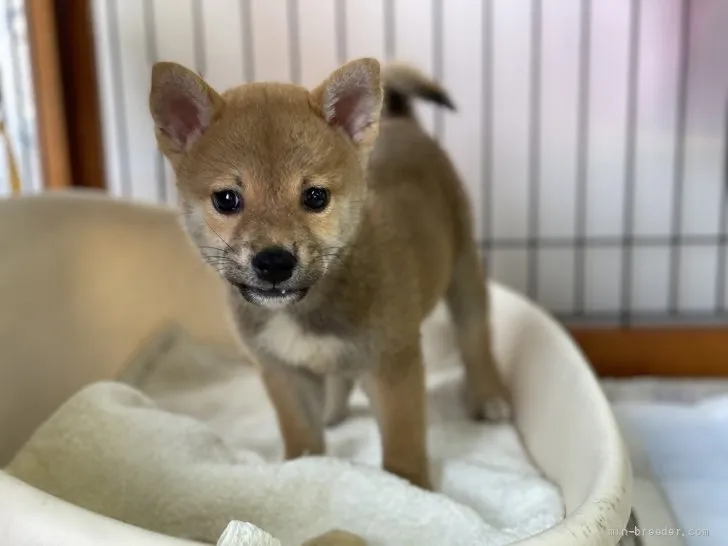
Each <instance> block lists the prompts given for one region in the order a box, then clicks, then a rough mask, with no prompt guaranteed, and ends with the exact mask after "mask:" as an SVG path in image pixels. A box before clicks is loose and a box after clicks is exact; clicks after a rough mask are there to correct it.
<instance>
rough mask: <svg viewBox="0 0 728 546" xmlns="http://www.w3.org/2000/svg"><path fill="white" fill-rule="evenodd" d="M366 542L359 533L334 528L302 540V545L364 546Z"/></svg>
mask: <svg viewBox="0 0 728 546" xmlns="http://www.w3.org/2000/svg"><path fill="white" fill-rule="evenodd" d="M366 544H367V543H366V541H365V540H364V539H363V538H361V537H360V536H359V535H355V534H353V533H349V532H347V531H340V530H338V529H334V530H333V531H329V532H328V533H325V534H323V535H321V536H318V537H316V538H312V539H311V540H309V541H307V542H304V543H303V544H302V546H366Z"/></svg>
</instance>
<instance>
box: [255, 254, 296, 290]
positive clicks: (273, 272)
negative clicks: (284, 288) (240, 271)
mask: <svg viewBox="0 0 728 546" xmlns="http://www.w3.org/2000/svg"><path fill="white" fill-rule="evenodd" d="M251 265H252V266H253V270H254V271H255V274H256V276H257V277H258V278H259V279H260V280H261V281H264V282H269V283H272V284H274V285H275V284H279V283H282V282H284V281H287V280H288V279H290V278H291V277H292V276H293V271H294V269H295V268H296V266H297V265H298V259H297V258H296V257H295V256H294V255H293V254H291V253H290V252H288V251H287V250H286V249H284V248H281V247H268V248H265V249H263V250H261V251H260V252H258V253H257V254H256V255H255V256H253V259H252V261H251Z"/></svg>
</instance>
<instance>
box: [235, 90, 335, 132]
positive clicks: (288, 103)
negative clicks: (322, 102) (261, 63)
mask: <svg viewBox="0 0 728 546" xmlns="http://www.w3.org/2000/svg"><path fill="white" fill-rule="evenodd" d="M223 97H224V98H225V101H226V111H225V114H224V118H227V119H229V120H236V121H238V122H239V123H241V124H244V127H245V128H246V129H247V130H249V131H255V130H257V129H267V130H268V131H271V130H279V131H283V132H284V134H286V133H288V134H290V131H291V130H293V129H295V130H299V131H300V130H304V129H305V128H306V126H311V125H312V126H313V127H315V128H318V129H321V128H322V127H323V126H324V124H325V121H324V119H323V116H322V115H321V112H320V110H319V109H317V108H316V106H315V105H314V103H313V102H312V100H311V94H310V93H309V92H308V90H306V89H304V88H303V87H298V86H296V85H291V84H279V83H252V84H247V85H241V86H239V87H235V88H233V89H230V90H228V91H227V92H225V94H224V95H223ZM286 128H287V129H288V131H286Z"/></svg>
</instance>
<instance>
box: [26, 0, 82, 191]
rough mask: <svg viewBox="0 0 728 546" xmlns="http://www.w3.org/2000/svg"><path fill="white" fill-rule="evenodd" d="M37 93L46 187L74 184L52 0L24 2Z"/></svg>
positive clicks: (41, 154)
mask: <svg viewBox="0 0 728 546" xmlns="http://www.w3.org/2000/svg"><path fill="white" fill-rule="evenodd" d="M25 11H26V17H27V23H28V40H29V46H30V63H31V67H32V73H33V89H34V91H35V102H36V117H37V120H38V121H37V123H38V127H37V130H38V146H39V149H40V156H41V169H42V172H43V180H44V181H45V184H46V187H47V188H51V189H58V188H66V187H68V186H71V185H72V179H73V178H72V174H71V161H70V153H69V148H68V133H67V127H66V116H65V108H64V104H63V86H62V83H61V70H60V59H59V55H58V46H57V39H56V36H57V34H56V20H55V14H54V2H53V0H30V1H26V2H25Z"/></svg>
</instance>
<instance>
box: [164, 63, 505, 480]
mask: <svg viewBox="0 0 728 546" xmlns="http://www.w3.org/2000/svg"><path fill="white" fill-rule="evenodd" d="M413 96H419V97H421V98H423V99H426V100H430V101H433V102H435V103H438V104H440V105H443V106H446V107H450V108H452V103H451V102H450V99H449V98H448V96H447V94H446V93H445V91H444V90H442V89H441V88H440V87H439V86H438V85H437V84H435V83H434V82H432V81H430V80H429V79H428V78H427V77H425V76H424V75H423V74H421V73H420V72H419V71H417V70H415V69H413V68H410V67H408V66H406V65H392V66H389V67H387V68H386V69H385V70H384V71H383V73H382V74H381V75H380V66H379V63H378V62H377V61H376V60H374V59H360V60H356V61H351V62H349V63H347V64H345V65H344V66H342V67H340V68H339V69H337V70H336V71H335V72H333V73H332V74H331V75H330V76H329V77H328V78H327V79H326V80H325V81H324V82H323V83H321V84H320V85H319V86H318V87H316V88H315V89H313V90H308V89H304V88H302V87H298V86H295V85H291V84H283V83H251V84H246V85H241V86H238V87H235V88H233V89H230V90H228V91H226V92H225V93H222V94H218V93H217V92H216V91H215V90H213V89H212V88H211V87H210V86H209V85H208V84H207V83H205V82H204V81H203V80H202V79H201V78H200V77H199V76H197V75H196V74H195V73H193V72H191V71H190V70H188V69H186V68H184V67H182V66H179V65H177V64H173V63H166V62H165V63H158V64H156V65H155V66H154V68H153V73H152V86H151V93H150V110H151V114H152V117H153V119H154V123H155V132H156V137H157V143H158V145H159V148H160V149H161V151H162V152H163V153H164V155H165V156H166V157H167V158H168V160H169V161H170V162H171V164H172V166H173V168H174V170H175V173H176V176H177V185H178V188H179V196H180V201H181V208H182V219H183V224H184V226H185V227H186V230H187V232H188V234H189V236H190V237H191V239H192V240H193V242H194V243H195V244H196V245H197V247H198V248H199V250H200V252H201V253H202V255H203V256H204V258H205V259H206V260H207V261H208V262H209V263H210V264H211V265H212V266H213V267H214V268H216V269H217V270H218V271H219V273H220V274H221V276H222V277H223V278H224V279H225V280H226V281H227V284H228V286H229V291H230V303H231V305H232V306H233V310H234V315H235V317H236V321H237V325H238V328H239V331H240V334H241V336H242V339H243V340H244V343H245V345H246V346H248V347H249V348H250V349H251V350H252V353H253V354H254V355H255V357H256V359H257V360H258V363H259V365H260V369H261V373H262V379H263V382H264V384H265V387H266V389H267V391H268V393H269V395H270V398H271V400H272V402H273V405H274V407H275V409H276V413H277V416H278V423H279V427H280V430H281V433H282V436H283V440H284V444H285V455H286V457H287V458H293V457H298V456H302V455H305V454H322V453H324V451H325V448H324V426H325V424H326V423H328V424H335V423H336V422H338V421H340V420H341V419H343V418H344V417H345V416H346V407H347V400H348V397H349V393H350V391H351V389H352V386H353V385H354V382H355V381H361V384H362V386H363V388H364V390H365V392H366V393H367V395H368V397H369V399H370V400H371V403H372V406H373V408H374V411H375V414H376V416H377V419H378V424H379V429H380V432H381V441H382V453H383V466H384V468H385V469H386V470H388V471H390V472H392V473H394V474H397V475H399V476H401V477H403V478H406V479H408V480H410V481H411V482H412V483H414V484H416V485H418V486H421V487H423V488H430V487H431V483H430V478H429V472H428V457H427V447H426V433H425V429H426V407H425V377H424V368H423V363H422V354H421V349H420V326H421V324H422V322H423V319H424V318H425V317H426V316H427V315H428V314H429V313H430V311H431V310H432V309H433V307H434V306H435V304H436V303H437V302H438V301H439V300H440V299H441V298H443V297H444V298H445V300H446V302H447V305H448V307H449V309H450V312H451V314H452V316H453V320H454V323H455V326H456V328H457V336H458V343H459V346H460V350H461V353H462V359H463V362H464V364H465V385H464V398H465V403H466V405H467V408H468V410H469V413H470V415H471V416H472V417H473V418H474V419H483V418H492V419H500V418H505V417H506V416H507V413H508V403H507V395H506V389H505V388H504V386H503V383H502V382H501V379H500V378H499V376H498V373H497V370H496V367H495V366H494V362H493V357H492V356H491V348H490V334H489V326H488V309H487V301H486V290H485V286H484V278H483V273H482V270H481V264H480V258H479V255H478V252H477V249H476V244H475V242H474V240H473V234H472V231H473V226H472V222H471V215H470V211H469V206H468V202H467V199H466V195H465V192H464V189H463V187H462V186H461V184H460V181H459V179H458V176H457V173H456V172H455V169H454V168H453V166H452V164H451V162H450V160H449V159H448V157H447V155H446V154H445V153H444V152H443V150H442V149H441V148H440V147H439V145H438V144H437V143H436V142H435V141H434V140H433V139H432V138H430V137H429V136H428V135H427V134H426V133H425V132H424V131H423V130H422V129H421V127H420V125H419V124H418V122H417V120H416V119H415V117H414V115H413V110H412V107H411V102H410V97H413ZM380 118H381V119H380Z"/></svg>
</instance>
